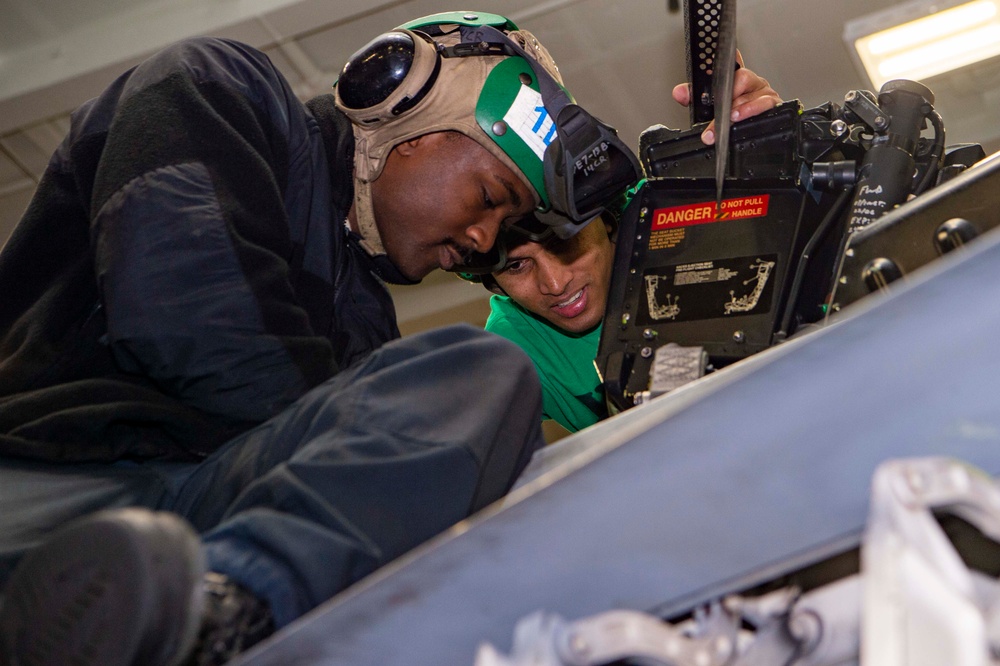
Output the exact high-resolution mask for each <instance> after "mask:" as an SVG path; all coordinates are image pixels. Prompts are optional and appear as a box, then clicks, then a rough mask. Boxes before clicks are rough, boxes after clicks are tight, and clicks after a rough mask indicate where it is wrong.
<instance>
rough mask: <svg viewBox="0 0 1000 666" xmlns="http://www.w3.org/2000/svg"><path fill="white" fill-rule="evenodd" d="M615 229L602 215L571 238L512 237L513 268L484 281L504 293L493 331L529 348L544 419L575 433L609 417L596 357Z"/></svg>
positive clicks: (494, 310)
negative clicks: (518, 239) (537, 240)
mask: <svg viewBox="0 0 1000 666" xmlns="http://www.w3.org/2000/svg"><path fill="white" fill-rule="evenodd" d="M610 232H611V228H610V226H609V225H607V224H605V223H604V222H603V221H602V220H601V219H600V218H598V219H597V220H595V221H593V222H591V223H590V224H588V225H587V226H586V227H584V228H583V230H581V231H580V232H579V233H578V234H576V235H575V236H573V237H572V238H569V239H566V240H562V239H559V238H552V239H550V240H548V241H547V242H545V243H535V242H530V241H523V242H521V243H520V244H515V243H516V241H513V242H508V246H507V264H506V266H504V268H503V269H502V270H500V271H499V272H497V273H494V274H493V275H492V276H487V277H488V278H489V279H486V280H484V284H485V285H486V286H487V288H490V289H491V290H492V291H494V292H498V293H496V294H495V295H494V296H493V297H492V298H491V299H490V309H491V313H490V317H489V319H488V320H487V322H486V330H488V331H492V332H494V333H497V334H498V335H502V336H503V337H505V338H508V339H509V340H512V341H513V342H515V343H517V344H518V345H519V346H520V347H521V348H522V349H524V350H525V351H526V352H527V353H528V356H530V357H531V359H532V361H534V362H535V367H536V368H537V369H538V375H539V377H540V379H541V381H542V412H543V415H544V417H545V418H548V419H552V420H554V421H556V422H558V423H559V424H560V425H562V426H563V427H564V428H566V429H567V430H569V431H570V432H576V431H578V430H580V429H582V428H586V427H587V426H589V425H592V424H594V423H597V421H599V420H600V419H602V418H604V417H606V416H607V407H606V406H605V401H604V388H603V386H602V385H601V380H600V377H599V376H598V374H597V369H596V368H595V366H594V358H595V357H596V356H597V345H598V342H600V338H601V320H602V319H603V318H604V308H605V305H606V303H607V295H608V285H609V284H610V282H611V265H612V262H613V261H614V254H615V249H614V247H615V246H614V244H613V243H612V242H611V237H610ZM511 236H513V234H511Z"/></svg>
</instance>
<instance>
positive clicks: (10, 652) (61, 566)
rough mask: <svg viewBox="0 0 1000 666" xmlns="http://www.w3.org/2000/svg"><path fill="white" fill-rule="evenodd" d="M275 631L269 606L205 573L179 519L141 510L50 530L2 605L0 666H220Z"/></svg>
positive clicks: (193, 539) (193, 537) (197, 547)
mask: <svg viewBox="0 0 1000 666" xmlns="http://www.w3.org/2000/svg"><path fill="white" fill-rule="evenodd" d="M273 631H274V627H273V623H272V621H271V614H270V610H269V608H268V607H267V604H265V603H264V602H262V601H260V600H259V599H257V598H256V597H254V596H253V595H252V594H250V593H249V592H248V591H247V590H245V589H244V588H242V587H240V586H239V585H236V584H235V583H234V582H232V581H230V580H228V579H227V578H225V577H224V576H220V575H219V574H213V573H205V572H204V558H203V555H202V551H201V543H200V541H199V539H198V535H197V534H195V532H194V530H192V529H191V527H190V526H189V525H188V524H187V523H186V522H184V520H182V519H181V518H179V517H178V516H176V515H174V514H170V513H159V512H152V511H148V510H146V509H116V510H109V511H102V512H100V513H96V514H94V515H92V516H87V517H85V518H83V519H80V520H78V521H74V522H72V523H70V524H68V525H67V526H66V527H63V528H61V529H60V530H57V531H56V532H55V533H54V534H53V535H52V537H51V538H50V539H49V540H48V541H47V542H46V543H44V544H43V545H42V546H40V547H38V548H36V549H35V550H33V551H31V552H30V553H28V554H27V555H26V556H25V557H24V559H23V560H22V561H21V562H20V564H19V565H18V566H17V568H16V569H15V570H14V573H13V574H12V575H11V578H10V581H9V582H8V584H7V587H6V589H5V590H4V593H3V597H0V663H2V664H11V665H12V666H14V665H16V666H48V665H50V664H74V665H76V666H88V665H91V664H93V665H94V666H138V665H141V666H147V665H148V666H178V665H179V664H182V663H184V664H191V665H198V666H207V665H209V664H212V665H215V664H223V663H225V662H226V661H228V660H229V659H231V658H232V657H234V656H235V655H236V654H238V653H239V652H242V651H243V650H246V649H247V648H249V647H250V646H251V645H253V644H254V643H256V642H258V641H259V640H261V639H262V638H264V637H266V636H267V635H268V634H270V633H271V632H273Z"/></svg>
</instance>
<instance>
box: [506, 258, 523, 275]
mask: <svg viewBox="0 0 1000 666" xmlns="http://www.w3.org/2000/svg"><path fill="white" fill-rule="evenodd" d="M527 267H528V262H527V261H525V260H524V259H514V260H512V261H508V262H507V265H505V266H504V267H503V270H502V271H501V273H506V274H508V275H516V274H518V273H520V272H522V271H524V270H526V269H527Z"/></svg>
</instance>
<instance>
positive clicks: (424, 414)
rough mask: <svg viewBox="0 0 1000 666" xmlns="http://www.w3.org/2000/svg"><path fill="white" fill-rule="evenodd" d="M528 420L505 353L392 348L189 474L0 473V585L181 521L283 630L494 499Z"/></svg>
mask: <svg viewBox="0 0 1000 666" xmlns="http://www.w3.org/2000/svg"><path fill="white" fill-rule="evenodd" d="M540 419H541V408H540V389H539V385H538V379H537V375H536V373H535V369H534V366H533V365H532V363H531V361H530V360H529V359H528V358H527V356H526V355H524V353H523V352H521V350H520V349H519V348H517V347H516V346H515V345H513V344H512V343H510V342H508V341H506V340H503V339H502V338H499V337H497V336H494V335H492V334H488V333H484V332H483V331H480V330H478V329H475V328H473V327H471V326H465V325H459V326H452V327H447V328H442V329H438V330H435V331H430V332H427V333H423V334H420V335H415V336H411V337H407V338H403V339H401V340H397V341H395V342H393V343H390V344H387V345H385V346H384V347H382V348H381V349H379V350H378V351H377V352H375V353H374V354H372V355H371V356H369V357H368V358H367V359H365V360H364V361H363V362H362V363H360V364H358V365H356V366H354V367H352V368H350V369H348V370H345V371H343V372H341V373H339V374H338V375H336V376H335V377H333V378H332V379H330V380H329V381H327V382H326V383H324V384H322V385H320V386H318V387H316V388H315V389H313V390H312V391H310V392H309V393H307V394H306V395H305V396H303V397H302V398H301V399H299V400H298V401H297V402H296V403H295V404H293V405H292V406H291V407H289V408H288V409H287V410H285V411H284V412H282V413H281V414H280V415H278V416H277V417H275V418H273V419H271V420H270V421H267V422H265V423H263V424H262V425H260V426H258V427H257V428H254V429H253V430H250V431H248V432H246V433H244V434H243V435H241V436H239V437H237V438H236V439H234V440H232V441H230V442H228V443H227V444H226V445H225V446H223V447H222V448H221V449H219V450H218V451H217V452H216V453H214V454H213V455H212V456H210V457H209V458H208V459H207V460H205V461H204V462H202V463H199V464H179V463H169V464H168V463H157V462H147V463H116V464H113V465H74V466H58V465H40V464H34V463H32V464H29V463H24V462H17V461H2V460H0V580H5V579H6V577H7V575H9V572H10V570H11V569H12V568H13V566H14V564H15V563H16V561H17V560H18V559H19V558H20V556H21V555H22V554H23V553H24V552H25V551H26V550H27V549H29V548H31V547H32V546H34V545H37V544H38V543H40V542H41V541H43V540H44V538H45V535H46V534H47V533H48V532H50V531H51V530H52V529H54V528H55V527H58V526H59V525H61V524H62V523H64V522H65V521H67V520H70V519H72V518H75V517H77V516H80V515H84V514H87V513H90V512H92V511H95V510H98V509H102V508H107V507H113V506H146V507H150V508H154V509H160V510H168V511H174V512H176V513H178V514H180V515H181V516H184V517H185V518H187V519H188V520H189V521H191V523H192V524H193V525H194V526H195V528H196V529H197V530H198V531H199V532H201V533H202V534H203V543H204V547H205V550H206V555H207V559H208V564H209V568H210V569H211V570H213V571H218V572H220V573H225V574H228V575H230V576H232V577H233V578H235V579H236V580H238V581H239V582H241V583H243V584H244V585H246V586H247V587H249V588H250V589H251V590H253V591H254V592H256V593H257V594H258V595H259V596H261V597H263V598H265V599H267V600H268V601H269V602H270V603H271V606H272V610H273V612H274V615H275V619H276V622H277V624H278V625H279V626H281V625H284V624H287V623H288V622H290V621H292V620H293V619H295V618H296V617H298V616H299V615H301V614H302V613H304V612H306V611H308V610H310V609H311V608H313V607H315V606H316V605H318V604H319V603H321V602H323V601H325V600H326V599H328V598H330V597H331V596H333V595H334V594H335V593H337V592H338V591H340V590H342V589H344V588H346V587H347V586H348V585H350V584H351V583H353V582H355V581H357V580H359V579H360V578H362V577H363V576H365V575H367V574H369V573H371V572H372V571H374V570H375V569H377V568H378V567H380V566H381V565H383V564H385V563H387V562H389V561H390V560H392V559H394V558H396V557H397V556H399V555H401V554H402V553H405V552H406V551H408V550H410V549H411V548H413V547H414V546H416V545H418V544H420V543H421V542H423V541H425V540H427V539H428V538H430V537H432V536H434V535H436V534H438V533H439V532H441V531H443V530H445V529H447V528H448V527H450V526H451V525H453V524H454V523H456V522H457V521H459V520H461V519H463V518H465V517H467V516H469V515H470V514H472V513H474V512H475V511H477V510H479V509H481V508H483V507H484V506H486V505H487V504H489V503H491V502H493V501H495V500H497V499H499V498H500V497H502V496H503V494H504V493H505V492H506V491H507V490H508V489H509V488H510V486H511V485H512V484H513V482H514V480H515V479H516V478H517V475H518V474H519V473H520V472H521V470H523V468H524V466H525V465H526V464H527V462H528V460H529V459H530V457H531V454H532V453H533V452H534V451H535V450H536V449H537V448H538V447H540V446H542V444H543V441H544V440H543V438H542V434H541V430H540V427H539V423H540Z"/></svg>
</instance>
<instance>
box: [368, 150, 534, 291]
mask: <svg viewBox="0 0 1000 666" xmlns="http://www.w3.org/2000/svg"><path fill="white" fill-rule="evenodd" d="M371 188H372V207H373V210H374V213H375V224H376V226H377V227H378V232H379V236H380V237H381V239H382V244H383V246H384V247H385V251H386V255H387V256H388V257H389V260H390V261H392V263H393V264H394V265H395V266H396V268H398V269H399V271H400V272H401V273H402V274H403V275H405V276H406V277H408V278H410V279H411V280H419V279H421V278H423V277H424V276H426V275H427V274H428V273H430V272H431V271H432V270H434V269H435V268H444V269H448V268H451V267H452V266H453V265H455V264H457V263H461V261H462V258H463V256H464V255H466V254H468V253H470V252H486V251H488V250H489V249H490V248H492V247H493V243H494V242H495V241H496V237H497V234H498V232H499V230H500V227H501V225H509V224H511V223H513V222H515V221H517V220H519V219H520V218H522V217H524V216H525V215H526V214H528V213H529V212H531V210H532V209H533V208H534V206H535V200H534V193H533V192H532V191H531V189H529V188H528V186H527V185H526V184H525V183H524V182H523V181H522V180H521V179H520V178H518V177H517V175H516V174H514V172H513V171H511V170H510V168H508V167H507V166H505V165H504V164H503V163H502V162H501V161H500V160H499V159H497V158H496V157H494V156H493V155H492V154H490V152H489V151H487V150H486V149H485V148H483V147H482V146H480V145H479V144H478V143H476V142H475V141H473V140H472V139H470V138H469V137H467V136H465V135H463V134H460V133H458V132H451V131H448V132H436V133H433V134H425V135H424V136H420V137H417V138H416V139H411V140H409V141H404V142H403V143H401V144H399V145H398V146H396V147H395V148H393V149H392V152H391V153H390V154H389V157H388V158H387V160H386V164H385V168H384V169H383V171H382V173H381V175H380V176H379V177H378V178H377V179H376V180H375V181H374V182H373V183H372V186H371Z"/></svg>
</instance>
